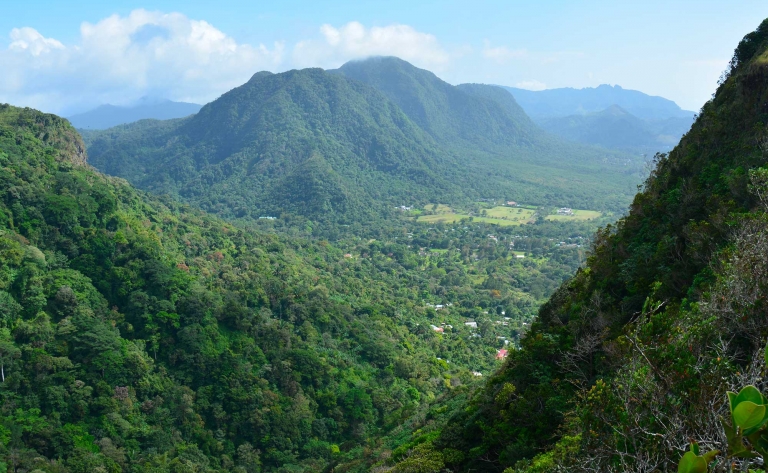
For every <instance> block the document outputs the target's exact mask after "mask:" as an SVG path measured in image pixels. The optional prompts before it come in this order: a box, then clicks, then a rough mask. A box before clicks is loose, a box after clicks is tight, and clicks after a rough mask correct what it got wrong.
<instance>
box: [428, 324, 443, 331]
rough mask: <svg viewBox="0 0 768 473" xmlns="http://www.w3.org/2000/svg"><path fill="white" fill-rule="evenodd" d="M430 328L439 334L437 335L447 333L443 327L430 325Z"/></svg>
mask: <svg viewBox="0 0 768 473" xmlns="http://www.w3.org/2000/svg"><path fill="white" fill-rule="evenodd" d="M430 327H431V328H432V330H434V331H435V332H437V333H443V332H445V329H443V327H438V326H436V325H430Z"/></svg>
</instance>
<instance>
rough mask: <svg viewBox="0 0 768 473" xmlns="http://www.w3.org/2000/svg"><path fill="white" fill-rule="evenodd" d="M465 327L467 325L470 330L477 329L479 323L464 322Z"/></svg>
mask: <svg viewBox="0 0 768 473" xmlns="http://www.w3.org/2000/svg"><path fill="white" fill-rule="evenodd" d="M464 325H466V326H467V327H470V328H477V322H474V321H472V322H464Z"/></svg>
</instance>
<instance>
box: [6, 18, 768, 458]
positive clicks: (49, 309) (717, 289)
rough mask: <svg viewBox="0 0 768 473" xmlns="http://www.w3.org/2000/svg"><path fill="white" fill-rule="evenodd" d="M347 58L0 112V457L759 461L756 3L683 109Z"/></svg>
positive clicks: (765, 239)
mask: <svg viewBox="0 0 768 473" xmlns="http://www.w3.org/2000/svg"><path fill="white" fill-rule="evenodd" d="M153 15H155V14H154V13H152V12H147V11H143V10H142V11H139V13H137V14H136V15H135V17H132V18H133V19H132V21H133V22H135V23H137V24H138V23H141V21H140V20H141V19H142V18H144V19H146V18H150V17H151V18H154V20H153V21H154V22H155V23H158V24H160V23H162V22H168V21H173V22H176V23H174V24H182V23H180V22H182V20H183V18H182V16H179V15H178V14H173V15H168V16H162V15H160V16H153ZM119 20H120V16H119V15H117V14H115V15H114V16H112V17H110V18H109V19H108V20H105V21H106V22H107V23H108V24H109V25H115V24H117V23H118V22H119ZM270 21H271V20H270ZM192 25H193V26H194V28H187V27H184V28H181V27H179V29H180V30H184V31H187V29H190V30H191V31H193V33H194V34H193V35H192V37H193V39H196V40H197V39H200V38H205V39H206V41H213V40H215V39H216V38H220V37H221V35H216V34H213V33H215V31H213V32H211V31H210V30H207V29H206V28H210V25H208V24H207V23H206V22H196V23H194V24H192ZM97 26H98V25H96V26H94V25H91V24H88V23H83V26H82V30H83V31H84V32H85V33H87V34H90V33H91V32H92V31H95V29H97ZM145 26H146V25H145ZM150 26H151V27H152V28H157V25H155V24H154V23H153V24H151V25H150ZM152 28H149V29H147V30H143V29H141V30H137V31H133V32H132V33H131V34H130V35H129V36H130V38H129V40H130V41H138V40H141V44H142V45H148V46H147V47H150V46H152V47H154V46H157V45H158V44H162V40H163V35H160V36H153V34H154V33H153V31H154V29H152ZM185 28H186V29H185ZM409 28H410V27H407V26H405V25H399V27H398V28H397V29H396V32H400V33H402V32H403V31H405V32H406V33H409V34H411V33H413V32H412V31H411V30H410V29H409ZM30 30H31V28H30ZM32 31H35V30H32ZM201 31H203V32H205V31H207V32H208V33H209V34H207V35H204V34H201ZM322 31H323V34H324V35H325V38H326V39H327V42H328V44H329V45H331V46H334V45H337V44H342V43H343V44H346V43H344V41H348V39H349V38H347V37H346V36H345V35H349V34H350V33H349V32H350V31H352V33H354V34H357V35H358V36H359V35H365V34H366V32H365V28H363V26H362V25H360V24H357V25H352V26H350V27H348V28H347V29H344V28H342V29H341V30H339V29H336V28H334V27H333V26H331V25H324V26H323V29H322ZM375 31H376V34H377V35H379V36H376V35H374V36H376V38H381V37H383V38H385V39H386V38H387V37H389V36H388V35H391V34H393V33H392V32H391V31H390V30H387V31H389V33H387V34H383V33H382V32H383V30H380V29H377V30H375ZM85 33H84V34H85ZM168 34H171V33H170V32H169V33H168ZM13 35H14V36H13V37H14V38H15V39H14V43H13V48H9V51H11V50H13V54H17V53H18V54H21V53H19V51H21V50H24V51H22V52H23V53H26V52H27V51H26V49H29V48H32V47H31V46H29V44H31V43H29V44H28V43H27V41H32V39H34V38H33V35H31V32H30V31H29V30H23V31H22V30H14V33H13ZM24 35H26V36H24ZM195 35H197V36H195ZM134 37H135V38H138V40H135V39H134ZM414 37H417V38H422V40H423V39H424V38H426V40H427V42H428V43H429V44H432V45H433V46H434V44H435V43H434V42H432V41H433V37H431V36H429V35H426V36H424V35H421V36H419V35H418V34H415V33H414ZM30 38H32V39H30ZM344 38H346V39H344ZM431 38H432V39H431ZM43 39H45V38H43ZM129 40H126V41H129ZM334 42H335V43H334ZM182 43H183V42H178V43H175V44H176V46H175V47H179V46H178V44H182ZM36 44H37V43H36ZM44 44H45V48H48V49H45V48H43V46H41V45H40V44H37V46H36V47H35V48H32V49H31V52H30V53H31V54H37V55H39V54H43V55H44V54H49V53H50V52H51V51H54V52H57V51H64V50H65V49H66V48H67V46H65V45H64V44H63V43H59V42H58V41H55V40H46V41H44ZM135 44H139V43H135ZM312 44H314V43H310V42H305V43H302V47H306V48H310V46H312ZM142 47H144V46H142ZM275 48H276V50H279V51H278V52H281V51H282V49H281V48H282V46H279V44H278V43H276V45H275ZM140 49H141V48H137V47H135V48H133V50H132V51H133V53H134V54H138V53H137V51H139V50H140ZM242 50H245V51H246V53H247V58H254V57H257V56H259V55H265V54H267V53H266V52H268V51H269V49H268V48H267V47H266V46H263V45H262V46H261V47H260V48H252V47H251V46H247V45H237V44H236V43H235V42H234V40H232V41H230V42H226V44H225V45H224V46H223V47H221V48H219V50H218V51H219V52H218V53H217V54H220V55H224V56H226V55H232V56H227V57H240V58H241V59H242V57H243V56H235V55H236V54H241V53H242ZM156 51H161V49H157V50H156ZM163 51H165V50H163ZM172 51H175V50H172ZM309 51H310V52H312V54H313V55H314V54H317V55H319V56H322V48H318V47H317V46H316V45H315V46H313V47H312V48H310V49H309ZM430 51H433V50H430ZM467 51H469V50H467ZM483 51H484V52H483V54H484V55H485V57H486V59H494V58H495V59H496V60H495V61H494V63H495V64H496V65H495V66H494V67H502V63H504V61H508V60H513V59H514V60H515V61H517V60H520V61H522V60H523V59H525V60H526V61H528V59H527V58H528V54H535V53H529V52H528V51H511V50H508V49H506V48H502V47H498V48H492V47H491V44H490V43H489V42H488V41H487V40H486V42H485V49H483ZM300 52H301V49H300V48H298V47H297V48H296V49H295V50H293V53H294V55H296V57H298V53H300ZM72 54H74V53H72ZM457 54H458V53H457ZM462 54H470V52H465V53H462ZM180 56H181V55H180ZM278 56H280V54H276V55H275V57H276V58H277V57H278ZM331 56H333V57H334V61H336V62H335V63H334V64H335V65H333V66H332V67H329V68H319V67H305V68H295V69H290V70H285V69H282V70H283V71H284V72H277V73H273V72H269V71H261V72H256V73H253V72H250V71H249V73H248V76H250V78H249V79H247V81H245V82H243V81H242V80H239V79H238V80H237V81H235V80H234V79H232V77H229V76H227V77H226V81H225V80H224V79H220V80H221V81H222V83H226V84H230V85H228V86H227V88H229V89H230V90H228V91H224V92H223V93H222V94H220V95H218V96H217V98H216V99H214V100H212V101H210V102H208V103H206V104H205V105H202V106H198V105H196V103H205V101H199V102H194V103H193V101H192V98H194V96H193V94H191V93H190V94H187V95H189V96H190V97H192V98H190V99H189V100H190V101H165V100H161V101H159V102H157V103H155V102H152V100H154V99H151V100H150V99H147V100H149V102H151V103H145V104H143V105H142V101H141V100H140V101H139V103H138V105H136V106H132V107H112V106H106V105H105V106H102V107H99V108H97V109H95V110H94V111H93V112H89V113H87V114H83V115H80V116H73V120H72V121H69V120H67V119H65V118H61V117H60V116H58V115H55V114H49V113H44V112H41V111H38V110H36V109H33V108H29V107H19V106H14V105H10V104H4V103H3V104H0V472H9V473H91V472H97V473H122V472H126V473H145V472H147V473H224V472H235V473H314V472H323V473H470V472H478V471H482V472H490V473H561V472H564V471H568V472H576V473H594V472H597V471H599V472H615V473H619V472H625V471H638V472H644V473H657V472H662V471H679V472H686V473H726V472H730V471H750V472H756V473H759V472H763V470H762V469H761V468H764V464H765V461H767V460H768V441H767V440H768V414H766V412H768V411H767V409H768V398H767V397H766V396H765V395H764V394H762V393H763V392H768V378H766V370H768V366H767V364H768V346H767V345H766V340H768V315H766V311H765V308H766V305H767V304H768V289H766V288H768V262H767V261H766V258H765V255H766V254H767V253H768V127H767V126H766V123H768V105H767V104H768V60H767V59H766V58H767V57H768V20H764V21H763V22H762V23H761V24H760V25H759V26H758V28H757V29H756V30H754V31H752V32H750V33H748V34H747V35H746V36H744V38H743V39H742V40H741V41H740V42H739V43H738V45H737V46H736V49H735V51H734V53H733V57H732V59H731V61H730V63H729V65H728V69H727V70H726V72H725V73H724V74H723V75H722V76H721V78H720V81H719V82H718V87H717V90H716V92H715V94H713V95H712V97H711V99H710V100H709V101H707V102H706V104H705V105H704V106H703V107H702V109H701V110H700V112H699V113H698V114H696V115H695V116H694V115H693V114H692V113H691V112H687V111H686V110H683V109H681V108H680V107H679V106H678V105H677V104H676V103H674V102H672V101H671V100H667V99H663V98H661V97H654V96H650V95H647V94H643V93H641V92H638V91H634V90H628V89H623V88H621V87H618V86H607V85H601V86H598V87H586V88H583V89H570V88H558V89H546V90H543V91H532V90H525V89H520V88H517V87H501V86H493V85H486V84H479V83H463V84H458V85H453V84H451V83H449V82H447V81H445V80H443V79H441V78H440V77H438V75H436V74H435V73H433V72H431V71H429V70H427V69H422V68H420V67H416V66H414V65H413V64H412V63H411V62H409V61H405V60H403V59H400V58H398V57H394V56H371V57H365V58H358V57H357V56H353V58H352V59H351V60H346V59H345V60H344V61H342V60H340V59H339V58H340V57H341V56H338V57H336V56H334V55H333V54H331V53H328V57H331ZM438 56H439V55H438ZM259 57H260V56H259ZM271 60H274V61H277V60H279V58H277V59H274V58H273V59H271ZM233 62H234V61H233ZM535 62H542V61H539V60H538V59H537V60H535V61H528V64H533V63H535ZM553 62H556V61H553ZM256 63H259V64H261V62H258V61H257V62H256ZM36 64H37V63H36ZM41 64H42V63H41ZM216 64H218V67H223V66H222V64H223V63H221V62H219V63H216ZM249 64H250V63H249ZM40 67H42V66H40ZM206 67H208V66H207V65H206ZM558 67H559V66H558ZM210 69H213V66H210ZM256 70H258V69H256ZM435 70H440V67H439V65H438V66H436V68H435ZM209 72H214V71H209ZM215 72H218V71H215ZM169 74H170V72H169ZM196 74H197V76H195V77H199V76H201V75H203V74H202V72H200V71H197V72H196ZM222 74H224V73H222ZM224 75H226V74H224ZM238 77H240V76H238ZM246 78H247V76H246ZM590 78H591V77H590ZM241 79H242V78H241ZM94 80H95V79H94ZM100 80H101V79H100ZM142 80H148V81H149V80H156V79H155V77H154V76H153V75H152V74H147V75H146V77H143V79H142ZM231 84H239V85H236V86H234V88H231V87H232V85H231ZM0 87H2V84H0ZM216 90H218V89H216ZM88 100H90V101H94V100H96V99H95V98H93V97H91V98H89V99H88ZM115 103H119V102H115ZM142 114H154V115H152V116H146V117H145V116H144V115H142ZM139 115H141V116H139ZM137 117H138V118H141V119H138V120H134V119H135V118H137ZM166 118H167V119H166ZM75 123H80V124H81V125H82V127H81V128H78V129H76V128H75V127H74V126H73V124H75ZM83 124H84V125H83ZM110 125H114V126H110ZM660 147H661V148H664V147H666V148H664V149H663V151H665V152H664V153H661V154H655V156H654V158H653V159H652V161H651V160H649V158H648V156H647V155H646V154H648V153H655V151H656V150H658V149H660ZM651 164H652V167H653V169H652V170H650V174H649V171H648V170H649V166H650V165H651ZM737 393H738V394H737Z"/></svg>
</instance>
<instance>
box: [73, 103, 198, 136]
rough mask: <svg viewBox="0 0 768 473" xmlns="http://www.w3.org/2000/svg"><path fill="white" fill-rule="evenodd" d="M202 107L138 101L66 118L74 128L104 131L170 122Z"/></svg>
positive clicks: (99, 108)
mask: <svg viewBox="0 0 768 473" xmlns="http://www.w3.org/2000/svg"><path fill="white" fill-rule="evenodd" d="M201 108H202V105H198V104H194V103H188V102H173V101H171V100H160V101H157V100H151V99H146V100H140V101H139V102H138V103H137V104H135V105H132V106H117V105H110V104H104V105H100V106H99V107H96V108H95V109H93V110H89V111H86V112H82V113H78V114H75V115H72V116H69V117H67V119H68V120H69V121H70V123H72V126H74V127H75V128H80V129H86V130H104V129H107V128H112V127H114V126H118V125H123V124H126V123H132V122H136V121H139V120H146V119H154V120H170V119H173V118H182V117H186V116H188V115H194V114H195V113H197V112H198V111H199V110H200V109H201Z"/></svg>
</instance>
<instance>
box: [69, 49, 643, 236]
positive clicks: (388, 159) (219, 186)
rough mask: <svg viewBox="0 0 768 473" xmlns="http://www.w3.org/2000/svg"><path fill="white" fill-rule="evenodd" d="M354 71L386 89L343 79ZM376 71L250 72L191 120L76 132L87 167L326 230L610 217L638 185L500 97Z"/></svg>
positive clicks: (632, 175)
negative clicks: (481, 207) (531, 213)
mask: <svg viewBox="0 0 768 473" xmlns="http://www.w3.org/2000/svg"><path fill="white" fill-rule="evenodd" d="M366 64H372V65H375V66H376V69H375V70H376V71H378V72H377V73H382V74H383V73H384V71H385V70H386V69H388V68H394V71H393V72H392V74H393V76H392V81H394V82H397V83H398V84H401V85H400V86H399V88H398V89H397V90H398V91H399V92H398V93H397V94H396V93H394V92H389V95H391V97H390V96H389V95H388V92H387V89H381V90H379V89H377V88H376V87H373V86H372V85H371V84H369V83H365V82H363V81H361V80H358V79H355V78H351V77H348V76H347V73H350V74H351V72H350V68H352V67H353V65H354V67H355V68H357V69H355V70H359V69H360V67H361V66H366ZM381 64H383V66H381V65H380V64H379V62H377V61H372V62H370V63H369V62H362V63H352V64H348V65H345V66H344V67H342V68H341V69H340V70H339V71H334V72H327V71H323V70H321V69H305V70H294V71H289V72H285V73H281V74H271V73H268V72H260V73H257V74H255V75H254V76H253V78H252V79H251V80H250V81H248V82H247V83H246V84H244V85H242V86H240V87H238V88H236V89H233V90H232V91H230V92H228V93H226V94H224V95H223V96H222V97H220V98H219V99H217V100H215V101H214V102H211V103H210V104H208V105H206V106H205V107H203V108H202V109H201V110H200V112H199V113H198V114H196V115H194V116H192V117H188V118H184V119H178V120H170V121H140V122H137V123H134V124H131V125H123V126H119V127H115V128H112V129H108V130H104V131H99V132H87V133H86V132H84V138H85V140H86V142H87V143H88V151H89V156H90V162H91V163H92V164H93V165H94V166H96V167H97V168H98V169H100V170H102V171H103V172H106V173H108V174H113V175H117V176H120V177H124V178H126V179H128V180H129V181H130V182H132V183H134V184H135V185H137V186H139V187H141V188H143V189H147V190H151V191H153V192H157V193H168V194H171V195H174V196H179V197H181V198H183V199H185V200H186V201H188V202H190V203H193V204H195V205H197V206H200V207H202V208H203V209H205V210H208V211H211V212H216V213H219V214H220V215H222V216H225V217H230V218H243V219H251V220H255V219H258V218H259V217H261V216H274V217H280V218H281V221H290V220H292V219H294V218H298V219H299V221H300V222H304V221H306V220H307V219H308V220H310V221H314V222H320V223H322V224H323V226H324V228H329V227H332V228H336V229H338V228H339V225H338V224H343V225H349V224H353V223H361V222H372V221H374V220H377V219H381V218H385V219H391V218H392V217H393V216H395V215H397V214H396V213H395V210H394V209H395V207H398V206H400V205H407V206H411V205H417V206H419V205H425V204H427V203H430V202H432V203H434V202H442V203H448V204H460V203H461V204H469V203H471V202H475V201H477V200H479V199H482V198H489V197H493V198H510V199H512V198H515V199H516V200H521V201H524V202H531V203H540V204H552V205H569V206H572V207H576V208H588V209H589V208H593V209H607V208H610V209H616V208H621V206H623V205H625V202H626V199H627V198H628V195H629V189H631V188H632V186H633V185H635V183H636V182H637V181H638V176H639V174H640V172H641V171H640V169H641V165H640V163H639V162H638V161H637V160H633V158H632V157H630V156H628V155H627V154H624V153H620V152H613V151H608V150H604V149H597V148H591V147H586V146H581V145H575V144H569V143H566V142H564V141H562V140H558V139H556V138H554V137H552V136H551V135H548V134H546V133H544V132H542V131H541V130H539V129H538V128H537V127H536V126H535V125H534V124H533V123H532V122H531V121H530V120H529V119H527V117H525V114H524V113H523V112H522V110H520V108H519V107H518V106H517V105H516V104H515V102H514V99H513V98H512V97H511V96H510V95H509V94H506V93H504V91H502V90H501V89H498V88H494V87H491V86H479V85H476V86H463V87H453V86H450V85H448V84H446V83H445V82H442V81H440V80H439V79H437V78H436V77H434V75H432V74H431V73H429V72H427V71H422V70H419V69H416V68H414V67H413V66H411V65H410V64H408V63H405V62H404V61H400V60H394V59H392V60H389V59H388V60H386V61H383V62H381ZM382 67H383V69H382ZM402 75H405V76H406V77H405V78H403V79H398V77H400V76H402ZM369 77H370V78H372V77H377V76H375V75H373V74H370V75H369ZM408 77H410V78H411V79H412V80H411V79H408ZM388 81H389V79H386V80H385V79H384V78H382V79H381V83H382V84H383V83H385V82H386V83H389V82H388ZM369 82H372V83H374V81H373V79H371V80H370V81H369ZM420 84H421V85H420ZM398 94H402V95H398ZM407 97H420V98H419V99H418V100H417V102H416V103H411V102H410V99H407ZM414 100H416V99H414ZM403 107H404V108H403ZM299 225H304V224H303V223H299Z"/></svg>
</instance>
